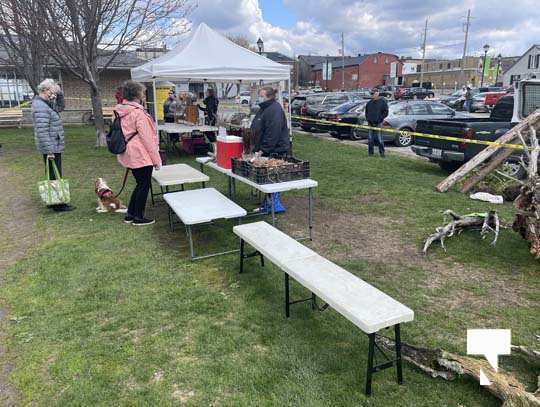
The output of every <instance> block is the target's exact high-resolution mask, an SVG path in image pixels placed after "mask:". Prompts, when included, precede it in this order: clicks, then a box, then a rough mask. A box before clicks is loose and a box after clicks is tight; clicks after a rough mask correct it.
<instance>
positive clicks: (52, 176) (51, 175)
mask: <svg viewBox="0 0 540 407" xmlns="http://www.w3.org/2000/svg"><path fill="white" fill-rule="evenodd" d="M43 161H45V163H47V162H48V164H49V179H50V180H51V181H52V180H55V179H56V175H55V174H54V168H53V164H52V160H47V154H43ZM54 162H55V164H56V168H58V172H59V173H60V176H62V154H60V153H55V154H54Z"/></svg>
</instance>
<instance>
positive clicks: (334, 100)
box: [324, 95, 349, 104]
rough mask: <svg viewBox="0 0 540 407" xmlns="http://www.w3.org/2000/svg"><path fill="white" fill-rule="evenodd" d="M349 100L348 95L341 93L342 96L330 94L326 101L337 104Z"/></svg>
mask: <svg viewBox="0 0 540 407" xmlns="http://www.w3.org/2000/svg"><path fill="white" fill-rule="evenodd" d="M348 101H349V97H348V96H347V95H341V96H328V97H327V98H326V99H325V101H324V103H331V104H336V103H345V102H348Z"/></svg>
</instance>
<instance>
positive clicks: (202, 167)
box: [199, 163, 204, 174]
mask: <svg viewBox="0 0 540 407" xmlns="http://www.w3.org/2000/svg"><path fill="white" fill-rule="evenodd" d="M199 166H200V167H201V172H202V173H203V174H204V165H203V163H199Z"/></svg>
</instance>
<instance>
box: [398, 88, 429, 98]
mask: <svg viewBox="0 0 540 407" xmlns="http://www.w3.org/2000/svg"><path fill="white" fill-rule="evenodd" d="M428 97H429V98H433V97H435V93H433V91H432V90H430V89H424V88H419V87H418V88H406V89H405V91H404V92H403V93H402V94H401V96H400V97H399V99H420V100H422V99H425V98H428Z"/></svg>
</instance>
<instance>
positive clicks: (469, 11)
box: [460, 9, 471, 84]
mask: <svg viewBox="0 0 540 407" xmlns="http://www.w3.org/2000/svg"><path fill="white" fill-rule="evenodd" d="M470 25H471V9H469V10H467V22H466V23H465V43H464V44H463V56H462V57H461V73H460V77H461V80H462V81H463V83H464V84H465V82H466V79H465V78H464V72H465V59H466V57H467V42H468V40H469V27H470Z"/></svg>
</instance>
